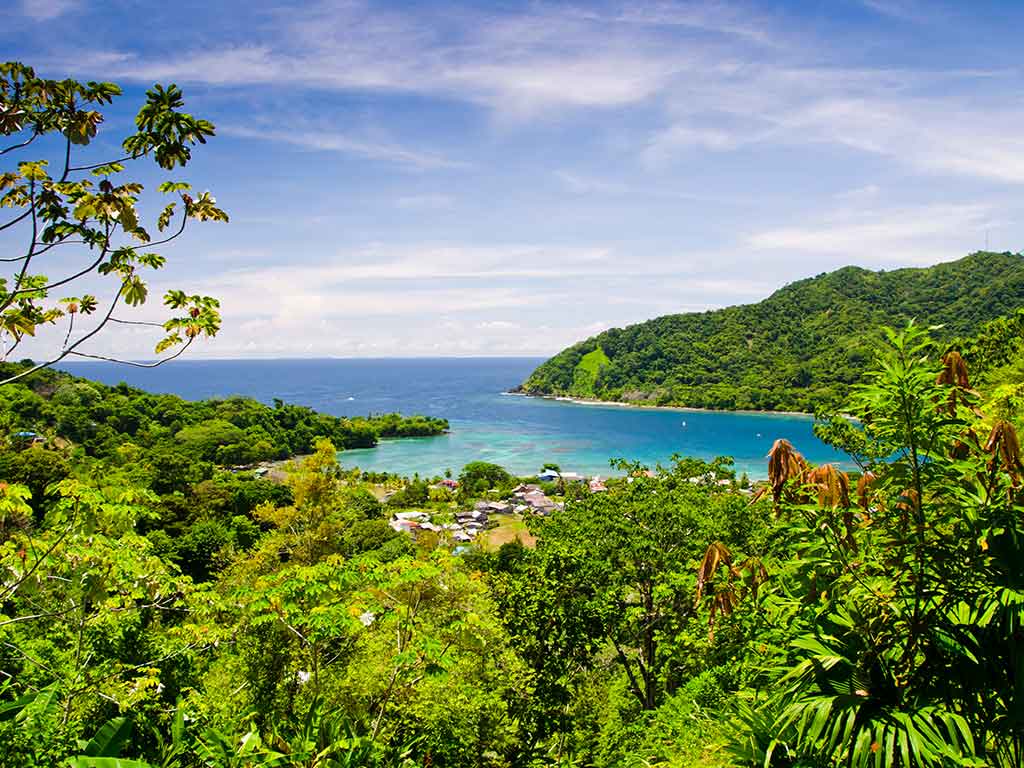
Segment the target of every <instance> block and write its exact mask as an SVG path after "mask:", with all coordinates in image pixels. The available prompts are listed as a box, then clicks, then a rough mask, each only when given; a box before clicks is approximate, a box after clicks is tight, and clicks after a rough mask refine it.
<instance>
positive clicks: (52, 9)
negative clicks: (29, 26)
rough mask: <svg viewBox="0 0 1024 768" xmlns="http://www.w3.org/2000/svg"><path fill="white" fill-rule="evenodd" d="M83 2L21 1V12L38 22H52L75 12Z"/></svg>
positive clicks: (69, 0) (54, 0) (65, 0)
mask: <svg viewBox="0 0 1024 768" xmlns="http://www.w3.org/2000/svg"><path fill="white" fill-rule="evenodd" d="M80 2H81V0H21V12H22V13H23V14H25V15H26V16H28V17H29V18H31V19H35V20H36V21H50V20H51V19H56V18H57V17H58V16H63V15H64V14H65V13H68V12H69V11H73V10H75V9H76V8H77V7H78V6H79V4H80Z"/></svg>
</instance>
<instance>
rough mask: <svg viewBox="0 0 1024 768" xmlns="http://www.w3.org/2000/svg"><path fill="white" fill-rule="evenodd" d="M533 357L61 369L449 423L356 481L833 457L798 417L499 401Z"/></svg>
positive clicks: (378, 452)
mask: <svg viewBox="0 0 1024 768" xmlns="http://www.w3.org/2000/svg"><path fill="white" fill-rule="evenodd" d="M541 362H542V359H541V358H523V357H517V358H407V359H395V358H387V359H319V360H307V359H302V360H298V359H296V360H181V361H175V362H174V363H171V364H168V365H165V366H161V367H159V368H153V369H141V368H131V367H126V366H119V365H112V364H107V363H100V362H76V363H69V364H65V365H63V366H62V367H63V368H64V369H65V370H68V371H70V372H71V373H74V374H76V375H79V376H85V377H87V378H91V379H96V380H98V381H102V382H104V383H107V384H117V383H119V382H122V381H123V382H125V383H127V384H130V385H132V386H135V387H139V388H140V389H145V390H148V391H152V392H167V393H171V394H176V395H179V396H181V397H184V398H186V399H189V400H199V399H204V398H215V397H229V396H232V395H244V396H248V397H253V398H256V399H257V400H260V401H262V402H264V403H268V404H269V403H272V402H273V400H274V399H275V398H278V399H281V400H283V401H285V402H288V403H295V404H298V405H307V406H310V407H311V408H315V409H316V410H318V411H323V412H324V413H330V414H333V415H335V416H365V415H367V414H371V413H390V412H400V413H403V414H408V415H411V414H414V413H420V414H424V415H427V416H437V417H441V418H445V419H448V421H449V422H450V424H451V432H450V433H449V434H447V435H443V436H439V437H430V438H415V439H404V440H385V441H382V442H381V444H380V445H378V446H377V447H375V448H369V449H364V450H352V451H344V452H343V453H342V454H341V456H340V459H341V462H342V464H343V465H344V466H347V467H353V466H358V467H360V468H362V469H365V470H373V471H388V472H397V473H400V474H403V475H411V474H413V473H417V472H418V473H419V474H421V475H428V476H433V475H438V474H442V473H444V471H445V470H447V469H450V470H451V471H452V472H453V473H455V474H457V473H458V472H459V470H460V469H461V468H462V467H463V466H464V465H465V464H466V463H468V462H470V461H477V460H480V461H491V462H494V463H496V464H501V465H502V466H504V467H506V468H507V469H508V470H509V471H511V472H513V473H515V474H528V473H533V472H536V471H537V470H539V469H540V468H541V466H542V465H543V464H544V463H545V462H554V463H556V464H558V465H559V466H560V467H561V468H562V469H563V470H565V471H574V472H580V473H583V474H587V475H593V474H610V473H611V472H612V471H611V469H610V466H609V460H610V459H615V458H625V459H628V460H631V461H640V462H642V463H644V464H646V465H648V466H654V465H656V464H657V463H659V462H661V463H667V462H668V461H669V460H670V457H671V456H672V455H673V454H682V455H686V456H694V457H697V458H702V459H712V458H714V457H716V456H732V457H733V458H734V459H735V462H736V470H737V472H747V473H748V474H749V475H750V477H752V478H755V479H756V478H763V477H764V476H765V475H766V459H765V454H767V452H768V450H769V448H771V444H772V441H774V440H775V439H776V438H786V439H788V440H789V441H790V442H792V443H793V444H794V445H795V446H796V447H797V449H798V450H800V451H801V452H802V453H804V455H805V456H807V458H808V459H810V460H811V461H814V462H816V463H820V462H826V461H835V462H840V463H842V459H843V457H842V456H841V455H840V454H838V453H836V452H835V451H834V450H832V449H831V448H830V447H828V446H826V445H825V444H823V443H822V442H821V441H819V440H818V439H817V438H816V437H815V436H814V434H813V432H812V426H813V423H814V422H813V419H811V418H810V417H808V416H799V415H789V414H769V413H730V412H721V411H689V410H688V411H680V410H654V409H640V408H625V407H621V406H616V405H604V404H602V405H591V404H577V403H569V402H563V401H556V400H546V399H539V398H530V397H522V396H516V395H507V394H503V393H504V392H506V391H507V390H508V389H509V388H511V387H513V386H515V385H516V384H518V383H519V382H521V381H523V379H525V378H526V377H527V376H528V375H529V373H530V372H531V371H532V370H533V369H534V368H535V367H536V366H537V365H539V364H540V363H541Z"/></svg>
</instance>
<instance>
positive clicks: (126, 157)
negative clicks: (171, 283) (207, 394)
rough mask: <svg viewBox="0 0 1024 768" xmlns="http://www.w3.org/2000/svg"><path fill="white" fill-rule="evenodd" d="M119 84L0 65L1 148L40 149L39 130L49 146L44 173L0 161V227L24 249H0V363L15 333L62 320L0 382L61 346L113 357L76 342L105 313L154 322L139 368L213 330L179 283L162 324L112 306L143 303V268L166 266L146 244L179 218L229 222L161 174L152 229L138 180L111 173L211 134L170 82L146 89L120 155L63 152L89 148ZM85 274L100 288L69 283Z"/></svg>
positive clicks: (57, 354)
mask: <svg viewBox="0 0 1024 768" xmlns="http://www.w3.org/2000/svg"><path fill="white" fill-rule="evenodd" d="M120 94H121V89H120V88H119V87H118V86H117V85H115V84H114V83H97V82H88V83H81V82H76V81H74V80H48V79H43V78H40V77H37V76H36V74H35V71H34V70H33V69H32V68H31V67H28V66H26V65H24V64H21V63H18V62H8V63H6V64H0V140H3V139H7V140H8V141H9V142H10V143H7V144H6V145H0V157H2V156H6V155H9V154H11V153H15V152H19V151H24V150H26V149H27V148H28V147H30V146H33V147H40V148H42V147H41V144H42V142H41V141H40V140H42V139H44V138H45V137H48V136H49V137H52V138H53V139H54V142H53V144H55V146H51V147H50V150H51V151H54V152H55V153H57V154H59V156H60V160H59V163H58V166H57V167H58V168H59V170H58V171H56V174H55V175H54V174H53V173H51V171H50V162H49V161H48V160H46V159H32V160H22V161H20V162H18V163H17V164H16V165H15V166H13V167H10V168H7V169H4V168H3V167H0V209H11V210H12V211H13V213H12V214H11V215H10V216H9V217H7V218H0V231H5V230H10V231H11V232H12V233H19V234H18V235H17V238H18V239H21V238H22V237H23V238H24V242H25V245H24V247H23V250H20V251H18V252H16V253H13V254H11V255H9V256H5V257H2V258H0V262H3V263H5V264H7V265H9V267H8V268H9V269H10V270H11V274H10V275H9V276H8V277H0V362H2V361H6V360H8V359H10V356H11V355H12V353H13V352H14V351H15V350H16V349H17V348H18V347H19V345H20V344H21V343H22V342H23V341H24V340H25V339H26V337H34V336H36V334H37V332H38V331H39V330H40V329H41V328H42V327H44V326H51V325H58V324H62V325H63V331H62V332H58V333H57V338H56V339H55V342H54V349H53V351H52V352H49V353H48V354H47V356H46V359H45V360H44V361H43V362H42V363H40V364H39V365H37V366H35V367H34V368H32V369H29V370H26V371H24V372H21V373H19V374H17V375H16V376H14V377H8V378H6V379H3V380H0V384H4V383H7V382H9V381H13V380H14V378H19V377H21V376H25V375H27V374H28V373H29V372H30V371H31V370H37V369H39V368H42V367H45V366H48V365H52V364H54V363H56V362H58V361H60V360H63V359H64V358H66V357H68V356H77V357H90V358H98V359H112V358H109V357H106V356H103V355H98V354H93V353H90V352H88V351H87V348H86V347H84V345H86V342H88V341H90V340H92V339H94V338H95V337H96V336H97V334H99V333H100V331H102V330H103V329H104V328H106V327H108V326H109V325H110V324H111V323H114V324H117V323H128V324H136V325H148V326H152V327H156V328H159V329H161V331H162V337H161V338H160V340H159V341H158V342H157V343H156V345H155V347H154V352H155V354H156V355H158V356H160V355H164V356H163V357H160V358H159V359H158V360H157V361H156V362H154V363H148V364H141V365H148V366H154V365H159V364H161V363H163V362H166V361H167V360H170V359H173V358H175V357H177V356H179V355H180V354H181V353H182V352H184V350H185V349H187V348H188V347H189V346H191V344H192V343H193V342H194V341H195V340H196V339H197V338H199V337H201V336H207V337H210V336H213V335H215V334H216V333H217V331H218V330H219V328H220V314H219V312H218V307H219V304H218V302H217V300H216V299H213V298H211V297H209V296H200V295H193V294H188V293H186V292H184V291H181V290H172V291H168V292H167V293H166V295H165V296H164V300H163V303H164V305H165V306H166V307H167V309H168V311H169V313H170V317H168V318H167V319H166V320H164V321H162V322H148V321H133V320H128V319H125V318H123V317H121V316H119V314H118V312H119V311H122V310H124V309H126V308H137V307H140V306H141V305H143V304H145V302H146V300H147V298H148V294H149V288H148V286H147V282H146V280H145V278H144V275H145V274H146V272H147V270H158V269H161V268H162V267H164V266H165V264H166V259H165V257H164V256H162V255H160V254H159V253H156V252H154V251H152V250H150V249H152V248H155V247H157V246H160V245H165V244H167V243H170V242H172V241H174V240H176V239H177V238H178V237H180V236H181V235H182V233H184V231H185V228H186V226H187V224H188V222H189V221H193V220H194V221H224V222H226V221H227V220H228V216H227V214H226V213H225V212H224V211H223V210H221V209H220V208H218V207H217V203H216V200H215V199H214V198H213V196H212V195H211V194H210V193H209V192H202V193H200V194H198V195H195V194H192V193H190V191H189V190H190V189H191V188H190V186H189V185H188V184H187V183H185V182H181V181H166V182H164V183H162V184H160V185H159V187H158V190H159V191H160V192H161V193H163V194H164V195H176V196H177V198H178V199H177V200H174V201H171V202H168V203H166V204H165V205H164V206H163V208H162V210H161V212H160V214H159V215H158V216H157V219H156V223H155V225H156V231H157V232H159V233H165V234H162V235H161V236H160V237H158V238H157V239H154V237H153V235H152V234H151V231H150V230H149V229H147V228H146V227H144V226H143V225H142V223H141V221H140V213H139V206H140V196H141V195H142V192H143V191H144V187H143V185H142V184H140V183H138V182H135V181H129V180H123V179H121V176H120V174H122V173H123V172H124V171H125V169H126V168H127V167H128V164H130V163H132V162H135V161H138V160H140V159H142V158H144V157H150V156H151V157H152V158H153V160H154V161H155V162H156V164H157V165H158V166H159V167H160V168H163V169H165V170H168V171H171V170H173V169H175V168H176V167H178V166H182V167H183V166H185V165H186V164H187V163H188V162H189V160H190V159H191V157H192V147H193V146H194V145H196V144H205V143H206V140H207V138H208V137H210V136H213V135H214V126H213V124H212V123H210V122H208V121H206V120H202V119H198V118H195V117H193V116H192V115H190V114H188V113H186V112H183V111H182V108H183V106H184V99H183V97H182V93H181V90H180V89H179V88H178V87H177V86H175V85H170V86H168V87H166V88H165V87H164V86H162V85H155V86H154V87H153V88H151V89H150V90H149V91H147V92H146V102H145V104H143V106H142V108H141V109H140V110H139V112H138V115H137V116H136V118H135V126H136V129H137V130H136V132H135V133H133V134H131V135H130V136H128V137H126V138H125V139H124V141H123V143H122V149H123V152H124V154H123V156H120V157H116V158H110V159H107V160H104V161H102V162H97V163H90V164H87V165H74V164H73V162H74V161H73V154H74V150H77V149H78V148H83V147H86V146H88V145H89V144H90V142H91V141H92V140H93V139H94V138H95V137H96V135H97V132H98V130H99V126H100V125H101V123H102V122H103V119H104V118H103V114H102V112H100V111H99V110H98V109H96V107H100V106H103V105H107V104H111V103H112V102H113V100H114V98H115V97H117V96H119V95H120ZM37 142H40V143H39V144H37ZM11 156H12V157H13V156H14V155H11ZM72 253H74V254H77V255H75V256H73V255H71V254H72ZM44 257H48V258H45V259H44ZM44 262H47V263H49V265H50V268H51V269H52V268H55V267H56V265H57V264H61V265H67V264H74V265H75V266H70V267H65V268H64V271H63V273H62V274H60V275H59V276H52V275H50V274H47V273H44V272H42V271H41V270H43V269H47V267H46V266H44ZM95 278H107V281H106V283H107V284H108V285H109V286H110V288H109V295H108V296H106V297H104V298H98V297H97V296H95V295H93V294H91V293H81V294H80V295H72V294H71V293H70V291H72V290H73V286H75V285H76V284H77V285H79V286H83V285H90V286H91V285H92V284H93V282H95ZM119 362H128V361H124V360H121V361H119ZM131 364H134V365H140V364H139V363H131Z"/></svg>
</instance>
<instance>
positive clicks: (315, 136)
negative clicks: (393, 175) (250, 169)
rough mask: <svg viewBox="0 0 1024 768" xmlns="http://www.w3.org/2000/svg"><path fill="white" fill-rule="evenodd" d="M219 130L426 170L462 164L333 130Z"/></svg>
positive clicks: (463, 166)
mask: <svg viewBox="0 0 1024 768" xmlns="http://www.w3.org/2000/svg"><path fill="white" fill-rule="evenodd" d="M220 131H221V133H225V134H227V135H229V136H237V137H239V138H243V139H255V140H258V141H272V142H279V143H284V144H290V145H292V146H295V147H301V148H303V149H308V150H316V151H321V152H342V153H345V154H352V155H360V156H362V157H368V158H370V159H373V160H385V161H387V162H391V163H396V164H398V165H402V166H406V167H408V168H412V169H416V170H429V169H434V168H465V167H467V164H466V163H463V162H460V161H457V160H449V159H448V158H446V157H444V156H443V155H439V154H436V153H431V152H421V151H418V150H413V149H408V148H406V147H403V146H400V145H397V144H381V143H375V142H372V141H364V140H362V139H356V138H352V137H351V136H347V135H345V134H343V133H339V132H337V131H313V130H305V129H299V130H296V131H286V130H279V129H276V130H261V129H258V128H246V127H243V126H237V125H227V126H224V127H222V128H220Z"/></svg>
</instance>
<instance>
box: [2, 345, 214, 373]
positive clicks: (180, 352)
mask: <svg viewBox="0 0 1024 768" xmlns="http://www.w3.org/2000/svg"><path fill="white" fill-rule="evenodd" d="M193 341H195V337H193V338H191V339H189V340H188V341H186V342H185V343H184V344H182V345H181V349H179V350H178V351H177V352H175V353H174V354H173V355H168V356H167V357H162V358H160V359H159V360H154V361H153V362H152V363H139V362H136V361H135V360H121V359H119V358H116V357H106V356H105V355H92V354H89V353H88V352H71V353H70V354H72V355H74V356H75V357H87V358H89V359H90V360H104V361H106V362H108V363H119V364H120V365H130V366H132V367H133V368H159V367H160V366H161V365H163V364H164V363H169V362H171V360H174V359H175V358H178V357H181V356H182V355H183V354H184V353H185V350H186V349H188V348H189V347H190V346H191V345H192V342H193ZM3 383H4V382H2V381H0V384H3Z"/></svg>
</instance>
